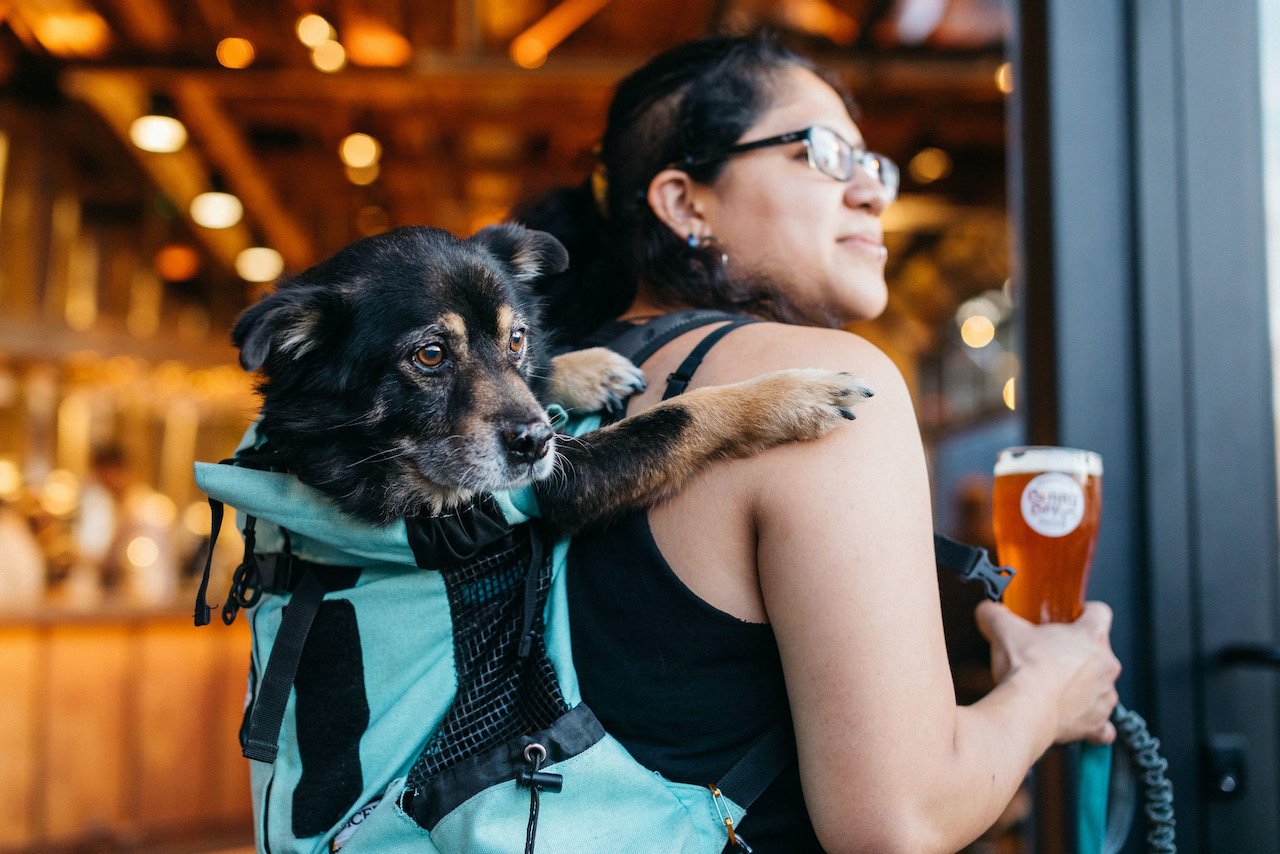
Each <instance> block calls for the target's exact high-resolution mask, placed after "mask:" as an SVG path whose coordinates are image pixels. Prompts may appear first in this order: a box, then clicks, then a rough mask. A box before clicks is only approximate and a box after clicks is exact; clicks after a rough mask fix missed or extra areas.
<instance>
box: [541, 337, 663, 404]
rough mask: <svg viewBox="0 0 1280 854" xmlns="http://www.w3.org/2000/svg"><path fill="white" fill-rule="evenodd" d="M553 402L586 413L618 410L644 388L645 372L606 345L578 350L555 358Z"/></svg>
mask: <svg viewBox="0 0 1280 854" xmlns="http://www.w3.org/2000/svg"><path fill="white" fill-rule="evenodd" d="M551 367H552V373H551V380H550V383H549V387H548V395H549V397H550V401H549V402H551V403H558V404H560V405H561V406H563V407H564V408H565V409H576V410H580V411H584V412H597V411H600V410H606V411H609V412H612V413H616V412H618V411H620V410H621V409H622V406H623V404H624V402H625V401H626V399H627V398H628V397H630V396H631V395H633V394H635V393H636V392H639V391H644V388H645V381H644V373H643V372H642V371H641V370H640V369H639V368H637V367H636V366H635V365H633V364H631V362H630V360H628V359H626V358H625V357H623V356H619V355H618V354H617V353H615V352H613V351H612V350H609V349H607V348H605V347H591V348H589V349H586V350H574V351H573V352H570V353H564V354H562V355H559V356H556V357H555V358H554V359H552V360H551Z"/></svg>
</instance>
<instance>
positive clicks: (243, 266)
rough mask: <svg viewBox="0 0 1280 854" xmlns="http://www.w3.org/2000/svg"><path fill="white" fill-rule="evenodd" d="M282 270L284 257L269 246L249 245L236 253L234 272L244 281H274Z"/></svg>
mask: <svg viewBox="0 0 1280 854" xmlns="http://www.w3.org/2000/svg"><path fill="white" fill-rule="evenodd" d="M283 272H284V257H283V256H282V255H281V254H280V253H279V252H277V251H276V250H274V249H272V248H271V247H269V246H250V247H249V248H248V249H244V250H241V252H240V254H238V255H236V274H237V275H238V276H240V278H242V279H244V280H245V281H246V282H274V281H275V280H276V279H278V278H280V274H281V273H283Z"/></svg>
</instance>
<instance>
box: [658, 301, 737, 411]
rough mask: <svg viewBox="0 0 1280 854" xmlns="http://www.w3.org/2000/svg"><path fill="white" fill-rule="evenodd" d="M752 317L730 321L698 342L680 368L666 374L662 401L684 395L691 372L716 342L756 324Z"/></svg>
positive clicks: (691, 377) (696, 368)
mask: <svg viewBox="0 0 1280 854" xmlns="http://www.w3.org/2000/svg"><path fill="white" fill-rule="evenodd" d="M757 322H758V321H757V320H756V319H755V318H754V317H739V318H736V319H734V320H730V321H729V322H728V323H726V324H724V325H723V326H720V327H719V328H717V329H713V330H711V331H710V332H708V333H707V334H706V336H704V337H703V339H702V340H701V341H699V342H698V346H697V347H694V348H693V349H692V350H690V351H689V355H688V356H685V357H684V361H683V362H681V363H680V367H678V368H676V369H675V370H674V371H672V372H671V373H669V374H667V390H666V392H664V393H663V395H662V399H663V400H667V399H668V398H672V397H675V396H676V395H678V394H684V390H685V389H686V388H688V387H689V381H690V380H692V379H693V372H694V371H696V370H698V366H699V365H701V364H702V359H703V357H705V356H706V355H707V353H708V352H709V351H710V350H711V348H712V347H714V346H716V342H717V341H719V340H720V339H721V338H723V337H724V336H726V335H728V334H729V333H730V332H732V331H733V330H735V329H737V328H738V327H739V326H746V325H747V324H748V323H757Z"/></svg>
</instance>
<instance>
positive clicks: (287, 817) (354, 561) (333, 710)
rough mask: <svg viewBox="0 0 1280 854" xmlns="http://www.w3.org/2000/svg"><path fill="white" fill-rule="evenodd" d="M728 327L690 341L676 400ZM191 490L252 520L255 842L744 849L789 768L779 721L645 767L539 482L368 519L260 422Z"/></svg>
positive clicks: (970, 559) (970, 572)
mask: <svg viewBox="0 0 1280 854" xmlns="http://www.w3.org/2000/svg"><path fill="white" fill-rule="evenodd" d="M723 319H726V316H724V315H720V314H718V313H713V312H691V313H685V314H683V315H675V316H673V317H672V318H670V319H666V320H664V321H663V322H655V323H650V324H648V325H647V326H645V327H640V328H639V329H637V330H636V331H635V333H634V334H631V335H629V336H624V337H623V338H621V339H619V340H618V341H617V342H615V344H614V345H612V346H614V349H617V350H618V351H619V352H623V353H624V355H627V356H628V357H629V358H631V359H632V361H634V362H636V363H637V364H638V363H641V362H643V361H644V360H645V359H646V358H648V356H649V355H651V354H652V353H653V352H654V351H656V350H657V348H658V347H660V346H661V345H662V344H664V343H666V342H667V341H669V340H671V339H672V338H674V337H675V336H676V335H679V334H681V333H682V332H684V331H687V330H689V329H693V328H696V327H698V326H702V325H705V324H707V323H710V322H714V321H716V320H723ZM737 325H738V324H736V323H730V324H727V325H726V326H722V327H720V328H718V329H717V330H715V332H713V333H712V334H711V335H709V336H707V338H706V339H704V341H703V342H702V344H701V345H700V346H699V347H697V348H695V351H694V352H693V353H691V354H690V356H689V358H688V359H687V360H686V362H685V364H683V365H681V367H680V368H679V369H678V370H677V371H676V372H675V373H674V374H673V375H672V377H671V378H669V380H670V381H669V384H668V396H670V395H671V394H676V393H679V392H680V391H682V390H683V388H684V386H685V385H686V384H687V383H688V379H689V378H690V377H691V376H692V373H693V370H694V369H695V368H696V367H697V364H698V362H699V361H700V360H701V358H702V356H703V355H704V354H705V352H706V351H707V350H708V349H709V348H710V346H711V345H712V344H714V343H715V340H718V338H719V337H720V336H722V335H723V334H726V333H727V332H728V331H729V329H730V328H736V326H737ZM551 415H552V418H553V423H554V424H555V426H556V429H557V431H559V432H561V433H568V434H570V435H581V434H582V433H585V432H587V431H589V430H592V429H595V428H596V427H598V426H599V425H600V424H601V423H602V416H601V415H599V414H589V415H586V416H584V417H576V418H574V419H570V418H569V417H568V416H567V414H566V413H565V412H564V411H563V410H559V409H553V410H552V411H551ZM196 482H197V484H198V485H199V487H200V488H201V489H202V490H204V491H205V493H206V494H207V495H208V496H209V503H210V507H211V508H212V511H213V517H214V519H213V522H214V524H213V532H214V533H213V535H214V536H215V537H216V534H217V531H218V530H219V527H220V525H221V520H222V513H223V507H224V505H230V506H232V507H234V508H235V509H236V510H237V511H238V513H239V527H240V528H241V530H242V531H243V533H244V541H245V543H244V544H245V551H244V560H243V561H242V563H241V565H240V566H239V567H238V568H237V570H236V572H235V574H234V576H233V579H232V583H231V589H230V590H229V591H228V594H227V597H226V601H225V603H224V604H223V606H222V608H221V618H222V620H223V622H225V623H228V624H230V623H231V622H232V621H234V620H235V619H236V618H237V615H238V613H239V612H240V611H241V610H245V612H246V617H247V619H248V620H249V621H250V626H251V634H252V640H253V647H252V655H251V661H250V670H249V693H248V698H247V701H246V711H245V717H244V722H243V724H242V727H241V731H240V741H241V746H242V749H243V751H244V754H245V756H246V757H248V758H249V759H251V760H253V761H252V762H251V763H250V779H251V791H252V798H253V806H254V821H255V835H256V837H257V840H258V843H257V844H258V850H259V851H260V852H267V854H319V852H333V851H338V850H341V851H343V852H344V854H372V852H378V854H395V852H401V851H403V852H427V854H431V852H441V854H454V852H458V854H463V852H465V854H498V852H518V851H521V850H523V851H525V852H526V854H531V852H533V851H535V848H536V850H539V851H544V852H562V851H573V852H576V854H597V852H601V853H602V852H621V851H627V852H663V854H719V852H730V854H731V852H748V851H750V850H751V849H750V846H749V845H748V844H747V842H746V841H745V840H743V839H742V838H741V837H740V836H738V834H737V833H736V831H735V828H736V827H737V826H738V825H739V824H740V822H741V821H742V818H743V816H744V815H745V814H746V811H747V809H749V808H750V806H751V804H752V802H753V801H754V800H755V798H756V797H757V796H759V795H760V794H761V793H762V792H763V791H764V790H765V789H766V788H767V787H768V785H769V784H770V783H771V782H772V781H773V780H774V779H775V778H776V777H777V775H778V774H779V773H780V772H781V771H782V770H783V768H785V767H786V765H787V764H788V763H789V762H792V761H794V759H795V745H794V741H793V735H792V733H791V731H790V728H789V726H786V725H785V724H779V725H777V726H775V727H773V728H772V729H770V730H769V731H767V732H765V733H764V734H763V735H762V736H761V737H760V738H759V739H758V740H757V741H756V742H755V743H754V744H752V745H751V746H750V747H749V748H748V749H747V750H746V751H745V752H744V754H743V756H742V757H741V759H740V760H739V761H738V762H737V764H735V765H734V767H733V768H732V769H730V770H729V771H728V772H727V773H726V774H725V775H724V776H723V777H722V778H721V779H720V780H709V781H705V783H706V784H705V785H693V784H689V783H678V782H674V781H671V780H667V779H665V778H663V777H662V776H661V775H659V774H657V773H656V772H654V771H651V770H649V769H647V768H645V767H644V766H642V765H640V763H638V762H637V761H636V760H635V759H633V758H632V757H631V756H630V754H628V753H627V751H626V749H625V748H624V747H623V746H622V744H621V743H619V742H618V741H617V740H616V739H615V738H613V737H612V736H610V735H609V734H608V733H607V732H605V731H604V729H603V727H602V726H601V724H600V723H599V721H598V720H597V719H596V718H595V716H594V715H593V714H592V712H591V710H590V709H589V708H588V707H587V706H586V705H585V704H584V703H583V702H582V698H581V695H580V693H579V689H578V682H577V677H576V674H575V671H574V667H573V661H572V657H571V645H570V637H569V624H568V606H567V601H566V595H567V594H566V584H565V565H566V555H567V553H568V546H569V543H568V541H567V540H564V539H558V538H556V536H555V534H554V532H552V531H550V530H549V529H548V528H547V527H545V526H544V525H543V524H542V523H541V522H540V521H539V519H538V518H537V506H536V501H535V500H534V497H533V494H532V491H531V490H528V489H525V490H520V491H517V492H512V493H501V494H494V495H488V496H484V497H482V498H480V499H478V500H476V501H475V502H473V503H472V504H470V505H468V506H466V507H463V508H461V509H459V510H457V511H454V512H452V513H450V514H448V515H446V516H439V517H430V516H420V517H414V518H409V519H402V520H398V521H396V522H393V523H391V524H388V525H384V526H373V525H369V524H366V523H362V522H358V521H356V520H354V519H352V518H350V517H348V516H346V515H345V514H343V513H342V512H340V511H339V510H338V509H337V508H336V507H335V506H334V505H333V504H332V503H331V502H330V501H329V500H328V499H327V498H326V497H325V496H324V495H323V494H322V493H320V492H318V491H316V490H314V489H312V488H311V487H308V486H306V485H304V484H302V483H301V482H299V481H298V480H297V478H296V477H294V476H293V475H292V474H289V473H288V472H287V471H284V470H282V468H281V466H280V465H279V462H278V460H277V458H276V454H275V453H274V452H273V451H272V449H271V447H270V444H269V442H268V441H267V439H266V437H261V436H258V435H256V433H255V431H253V430H250V433H249V435H248V436H246V439H245V441H244V442H243V443H242V445H241V447H240V448H239V449H238V450H237V452H236V455H235V457H233V458H232V459H231V460H226V461H224V462H223V463H221V464H208V463H197V464H196ZM935 546H936V551H937V557H938V561H939V563H940V564H942V565H946V566H950V567H951V568H953V569H955V570H956V571H957V572H959V573H960V574H961V576H962V577H965V578H969V579H974V580H979V581H981V582H982V583H984V584H985V585H986V588H987V592H988V594H989V595H990V596H992V598H997V599H998V598H999V596H1000V593H1001V591H1002V590H1003V588H1004V586H1005V584H1007V583H1008V580H1009V576H1010V575H1011V573H1010V571H1008V570H1001V569H997V568H996V567H994V566H992V565H991V563H990V562H989V561H988V560H987V556H986V553H985V552H983V551H982V550H979V549H973V548H970V547H967V546H963V545H961V544H959V543H955V542H954V541H950V540H947V539H946V538H942V537H937V538H935ZM210 554H212V544H211V546H210ZM208 578H209V567H208V565H207V564H206V568H205V576H204V579H203V581H202V583H201V587H200V591H199V594H198V596H197V601H196V613H195V621H196V624H197V625H204V624H207V623H208V622H209V621H210V617H211V614H212V609H211V608H210V606H209V605H208V604H207V602H206V595H207V585H208ZM1103 788H1104V790H1105V783H1104V786H1103ZM1103 803H1104V804H1105V798H1104V799H1103ZM1104 809H1105V806H1104ZM1095 850H1096V849H1095Z"/></svg>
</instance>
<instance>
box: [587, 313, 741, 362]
mask: <svg viewBox="0 0 1280 854" xmlns="http://www.w3.org/2000/svg"><path fill="white" fill-rule="evenodd" d="M743 319H745V318H743V316H742V315H740V314H732V313H730V312H727V311H717V310H714V309H701V308H699V309H692V310H690V311H677V312H673V313H671V314H664V315H662V316H661V317H655V318H654V319H653V320H650V321H648V322H647V323H645V324H643V325H640V326H633V327H632V328H631V329H628V330H627V331H626V332H623V333H622V334H621V335H619V336H617V337H616V338H614V339H613V340H612V341H608V342H605V344H604V346H606V347H608V348H609V349H610V350H612V351H613V352H615V353H618V354H620V355H623V356H626V357H627V358H628V359H630V360H631V361H632V362H634V363H635V364H637V365H639V364H642V363H644V362H645V360H647V359H648V358H649V357H650V356H652V355H653V354H654V353H656V352H658V350H659V349H661V348H662V347H663V345H665V344H667V343H668V342H670V341H673V340H675V339H676V338H679V337H680V336H681V335H683V334H684V333H686V332H688V331H689V330H691V329H697V328H698V327H700V326H707V325H709V324H712V323H720V322H723V321H726V320H743Z"/></svg>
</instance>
